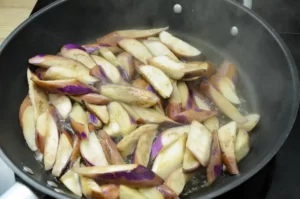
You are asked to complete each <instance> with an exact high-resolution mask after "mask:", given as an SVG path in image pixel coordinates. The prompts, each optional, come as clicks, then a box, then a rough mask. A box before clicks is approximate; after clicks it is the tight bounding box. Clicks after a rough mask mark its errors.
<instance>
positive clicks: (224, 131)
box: [218, 121, 239, 174]
mask: <svg viewBox="0 0 300 199" xmlns="http://www.w3.org/2000/svg"><path fill="white" fill-rule="evenodd" d="M236 134H237V124H236V122H234V121H232V122H229V123H227V124H225V125H224V126H222V127H221V128H220V129H219V131H218V137H219V143H220V147H221V151H222V159H223V162H224V164H225V166H226V170H227V172H228V173H230V174H239V168H238V165H237V161H236V157H235V141H236Z"/></svg>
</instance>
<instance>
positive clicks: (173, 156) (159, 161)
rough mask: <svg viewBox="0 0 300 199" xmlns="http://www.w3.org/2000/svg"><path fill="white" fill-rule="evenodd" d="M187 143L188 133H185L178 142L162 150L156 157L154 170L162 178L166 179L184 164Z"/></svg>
mask: <svg viewBox="0 0 300 199" xmlns="http://www.w3.org/2000/svg"><path fill="white" fill-rule="evenodd" d="M185 143H186V135H183V136H181V137H180V138H179V139H178V140H177V141H176V142H174V143H173V144H171V145H170V146H168V148H166V149H164V150H163V151H160V152H159V153H158V155H157V157H156V158H155V161H154V163H153V166H152V171H154V172H155V173H156V174H157V175H159V176H160V177H161V178H163V179H166V178H167V177H168V176H169V175H170V174H171V173H172V172H173V171H174V170H175V169H177V168H178V167H179V166H180V165H181V164H182V161H183V155H184V150H185Z"/></svg>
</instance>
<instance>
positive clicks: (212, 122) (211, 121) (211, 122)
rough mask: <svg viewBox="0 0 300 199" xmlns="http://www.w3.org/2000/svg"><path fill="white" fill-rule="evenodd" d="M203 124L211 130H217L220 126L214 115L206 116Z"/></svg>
mask: <svg viewBox="0 0 300 199" xmlns="http://www.w3.org/2000/svg"><path fill="white" fill-rule="evenodd" d="M203 124H204V126H205V127H206V128H207V129H208V130H210V131H211V132H213V131H218V130H219V128H220V123H219V119H218V118H217V117H216V116H214V117H211V118H208V119H207V120H205V121H204V122H203Z"/></svg>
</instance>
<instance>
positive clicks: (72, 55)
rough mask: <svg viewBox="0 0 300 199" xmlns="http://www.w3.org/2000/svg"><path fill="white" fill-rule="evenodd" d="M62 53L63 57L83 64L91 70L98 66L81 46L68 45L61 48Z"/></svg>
mask: <svg viewBox="0 0 300 199" xmlns="http://www.w3.org/2000/svg"><path fill="white" fill-rule="evenodd" d="M60 53H61V55H62V56H63V57H66V58H69V59H74V60H76V61H79V62H81V63H82V64H84V65H85V66H86V67H87V68H89V69H92V68H93V67H94V66H95V65H96V63H95V62H94V60H93V59H92V58H91V56H90V55H89V54H88V53H87V52H86V51H85V49H84V48H82V47H81V46H79V45H76V44H66V45H64V46H63V47H62V48H61V50H60Z"/></svg>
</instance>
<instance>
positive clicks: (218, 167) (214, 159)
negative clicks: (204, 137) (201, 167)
mask: <svg viewBox="0 0 300 199" xmlns="http://www.w3.org/2000/svg"><path fill="white" fill-rule="evenodd" d="M222 166H223V165H222V155H221V149H220V145H219V138H218V131H216V130H215V131H212V145H211V156H210V160H209V163H208V165H207V168H206V175H207V184H208V185H211V184H212V183H213V182H214V181H215V180H216V179H217V177H218V176H219V175H221V173H222V171H223V170H222Z"/></svg>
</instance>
